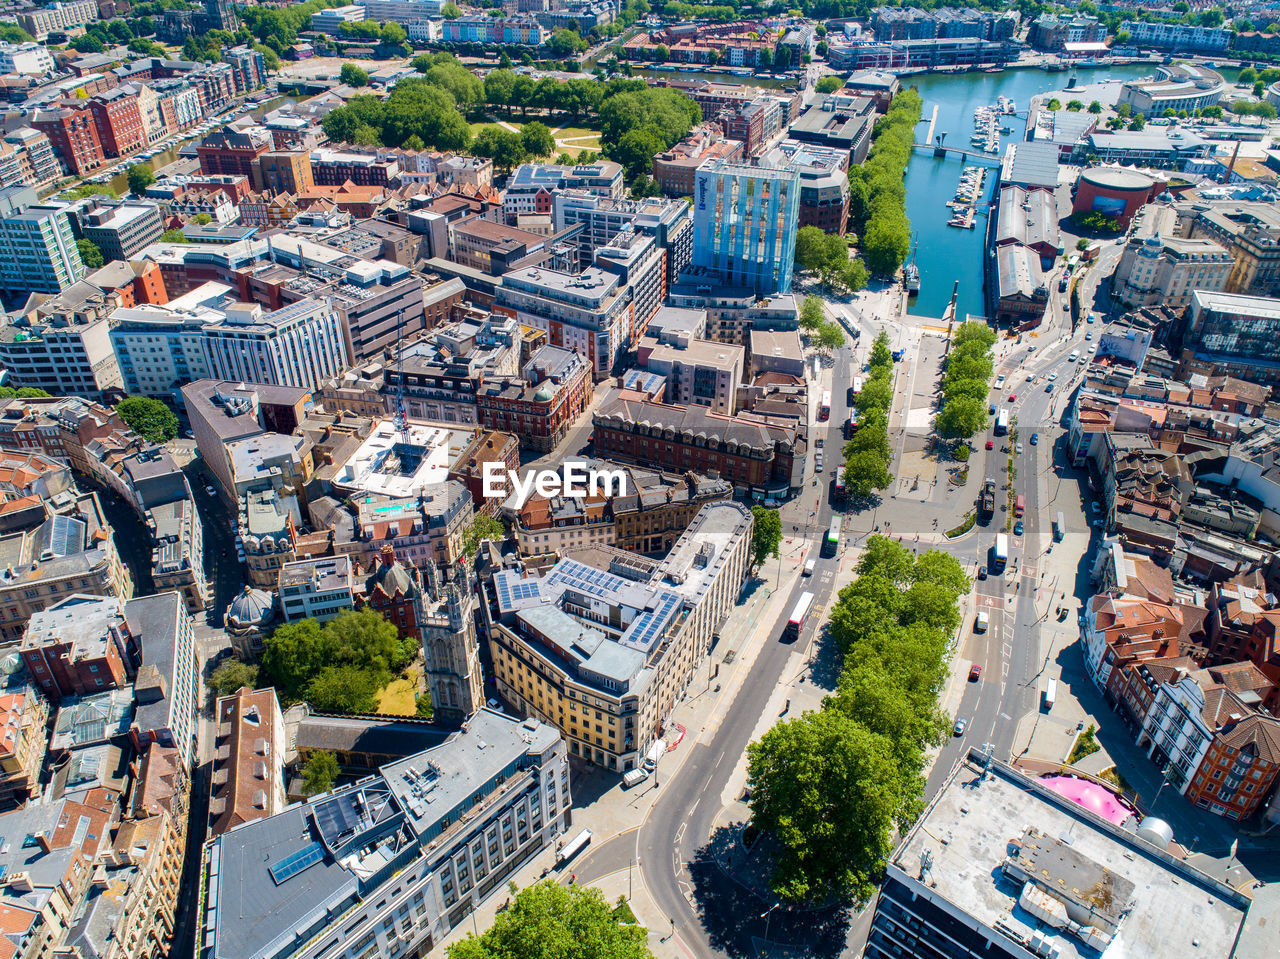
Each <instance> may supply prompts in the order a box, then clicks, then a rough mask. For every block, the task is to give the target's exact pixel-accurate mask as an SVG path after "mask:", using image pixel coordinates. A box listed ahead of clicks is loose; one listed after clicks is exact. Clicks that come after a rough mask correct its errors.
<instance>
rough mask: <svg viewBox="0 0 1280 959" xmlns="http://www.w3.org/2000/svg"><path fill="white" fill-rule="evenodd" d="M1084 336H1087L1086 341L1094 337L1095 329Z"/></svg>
mask: <svg viewBox="0 0 1280 959" xmlns="http://www.w3.org/2000/svg"><path fill="white" fill-rule="evenodd" d="M1084 338H1085V340H1086V341H1087V340H1091V339H1093V330H1090V331H1089V332H1088V333H1086V334H1085V335H1084Z"/></svg>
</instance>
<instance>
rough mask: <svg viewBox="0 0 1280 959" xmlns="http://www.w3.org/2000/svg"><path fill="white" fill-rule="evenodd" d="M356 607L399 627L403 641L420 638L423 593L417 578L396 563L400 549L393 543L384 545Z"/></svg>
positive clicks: (400, 564)
mask: <svg viewBox="0 0 1280 959" xmlns="http://www.w3.org/2000/svg"><path fill="white" fill-rule="evenodd" d="M356 607H357V608H361V609H363V608H364V607H368V608H369V609H373V610H377V611H378V612H379V613H381V614H382V615H383V616H385V617H386V618H387V620H388V621H390V622H392V623H395V625H396V629H398V630H399V631H400V638H401V639H407V638H409V637H416V636H417V635H418V613H419V611H420V610H421V609H422V589H421V588H420V587H419V586H418V580H417V577H416V574H415V573H413V572H410V571H409V570H408V569H406V568H405V566H404V565H403V564H402V563H400V562H399V561H397V560H396V548H395V547H394V546H392V545H391V544H390V543H383V544H382V548H381V550H380V551H379V553H378V558H377V559H376V560H374V563H373V569H372V571H371V572H370V574H369V577H368V578H367V579H366V580H365V581H364V590H363V591H362V592H361V593H360V594H359V595H357V596H356Z"/></svg>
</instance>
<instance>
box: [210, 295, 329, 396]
mask: <svg viewBox="0 0 1280 959" xmlns="http://www.w3.org/2000/svg"><path fill="white" fill-rule="evenodd" d="M204 336H205V350H206V358H207V362H208V365H209V374H210V376H211V377H213V378H214V379H220V380H236V381H240V382H244V383H267V384H272V385H279V386H295V387H301V388H303V389H307V390H312V389H315V388H316V387H317V386H318V385H319V384H320V383H322V382H323V381H324V380H327V379H331V378H332V377H335V376H337V375H338V374H339V373H341V372H342V370H343V369H344V368H345V367H347V366H348V365H350V363H351V355H350V353H349V351H348V348H347V340H346V336H345V334H344V331H343V328H342V321H341V320H340V319H339V317H338V314H337V312H336V311H335V310H334V309H333V307H332V306H330V305H329V304H328V303H325V302H322V301H319V300H313V299H302V300H299V301H298V302H296V303H294V304H292V305H290V306H286V307H284V308H282V309H279V310H276V311H274V312H270V313H268V312H265V311H264V310H263V309H262V307H260V306H258V305H257V304H256V303H254V304H248V303H236V304H233V305H231V306H230V307H229V308H228V309H227V310H226V314H225V318H224V319H223V320H222V321H221V322H218V323H213V324H210V325H208V326H206V327H205V328H204Z"/></svg>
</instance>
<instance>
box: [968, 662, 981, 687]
mask: <svg viewBox="0 0 1280 959" xmlns="http://www.w3.org/2000/svg"><path fill="white" fill-rule="evenodd" d="M981 676H982V667H981V666H979V665H978V664H977V663H974V664H973V665H972V666H970V667H969V682H971V683H976V682H977V681H978V679H979V678H980V677H981Z"/></svg>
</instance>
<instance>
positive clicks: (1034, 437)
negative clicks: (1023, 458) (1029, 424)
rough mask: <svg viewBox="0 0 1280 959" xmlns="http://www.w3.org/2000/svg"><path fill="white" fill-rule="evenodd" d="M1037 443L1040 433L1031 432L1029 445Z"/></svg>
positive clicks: (1036, 444) (1038, 442)
mask: <svg viewBox="0 0 1280 959" xmlns="http://www.w3.org/2000/svg"><path fill="white" fill-rule="evenodd" d="M1039 444H1040V434H1039V433H1032V434H1031V445H1032V446H1038V445H1039Z"/></svg>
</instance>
